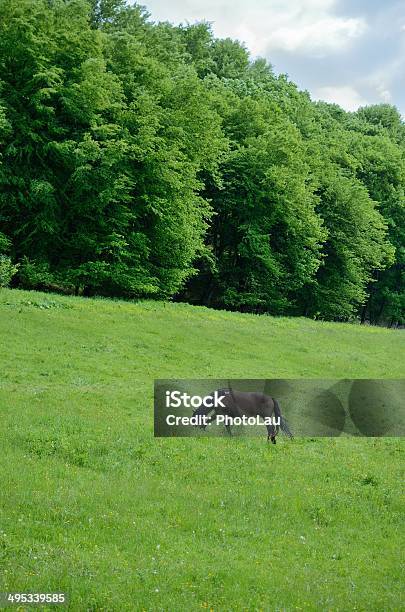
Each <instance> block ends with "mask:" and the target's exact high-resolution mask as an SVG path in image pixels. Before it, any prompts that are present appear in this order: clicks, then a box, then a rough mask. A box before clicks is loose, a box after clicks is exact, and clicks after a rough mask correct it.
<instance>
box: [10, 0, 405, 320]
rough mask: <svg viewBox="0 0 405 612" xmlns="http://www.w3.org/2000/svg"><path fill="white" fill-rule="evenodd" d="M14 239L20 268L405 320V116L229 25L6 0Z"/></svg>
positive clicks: (70, 279) (204, 296) (59, 281)
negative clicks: (299, 68)
mask: <svg viewBox="0 0 405 612" xmlns="http://www.w3.org/2000/svg"><path fill="white" fill-rule="evenodd" d="M0 59H1V61H0V252H7V253H8V252H9V253H10V256H11V258H12V260H13V261H17V262H20V263H21V268H20V270H19V274H18V276H17V277H16V282H18V283H20V284H21V285H22V286H25V287H30V288H33V287H39V288H42V289H52V288H53V289H55V288H59V289H60V290H63V291H74V292H76V293H84V294H86V295H91V294H95V293H97V294H101V295H108V296H123V297H128V298H136V297H152V296H153V297H159V298H170V297H174V296H176V297H177V298H178V299H187V300H190V301H192V302H197V303H204V304H210V305H212V306H219V307H226V308H229V309H241V310H248V311H255V312H269V313H274V314H283V313H291V314H298V315H299V314H305V315H307V316H313V317H322V318H328V319H336V318H337V319H339V320H340V319H344V320H346V319H351V318H353V317H356V316H358V315H359V314H360V315H361V317H362V320H367V319H369V320H371V321H372V322H374V323H378V322H384V323H390V324H396V323H399V322H402V321H403V320H404V319H403V317H404V315H403V303H404V300H405V296H404V291H405V289H404V283H403V271H404V265H405V261H404V252H405V234H404V232H405V229H404V214H403V213H404V184H405V178H404V177H405V171H404V147H405V128H404V124H403V121H402V119H401V117H400V115H399V113H398V112H397V110H396V109H395V108H394V107H392V106H389V105H377V106H371V107H366V108H362V109H360V110H359V111H358V112H357V113H346V112H345V111H343V109H341V108H340V107H338V106H337V105H331V104H325V103H313V102H311V100H310V98H309V96H308V94H307V93H306V92H300V91H299V90H298V88H297V87H296V85H295V84H294V83H291V82H290V81H289V80H288V79H287V77H286V76H284V75H281V76H278V77H276V76H275V75H274V73H273V71H272V68H271V66H270V65H269V64H268V63H267V62H266V61H265V60H262V59H258V60H254V61H251V60H250V58H249V54H248V52H247V50H246V49H245V48H244V47H243V45H241V44H240V43H239V42H237V41H233V40H230V39H224V40H222V39H216V38H215V36H214V35H213V32H212V29H211V26H210V25H209V24H208V23H205V22H201V23H197V24H192V25H186V26H173V25H171V24H169V23H163V24H153V23H152V22H150V21H149V15H148V13H147V12H146V10H145V9H144V8H143V7H141V6H139V5H133V4H132V5H130V4H129V3H127V2H125V0H70V1H69V2H66V1H64V0H22V1H21V0H0Z"/></svg>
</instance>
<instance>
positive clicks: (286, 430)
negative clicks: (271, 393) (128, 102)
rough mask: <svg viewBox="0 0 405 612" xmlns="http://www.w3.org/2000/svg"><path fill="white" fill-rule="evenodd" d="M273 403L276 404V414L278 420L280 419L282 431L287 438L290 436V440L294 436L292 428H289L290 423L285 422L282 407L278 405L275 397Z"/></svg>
mask: <svg viewBox="0 0 405 612" xmlns="http://www.w3.org/2000/svg"><path fill="white" fill-rule="evenodd" d="M273 402H274V414H275V416H276V418H277V419H280V429H281V431H282V432H283V433H285V435H286V436H288V437H289V438H292V437H293V435H292V433H291V431H290V428H289V427H288V423H287V421H286V420H285V418H284V417H283V416H282V415H281V410H280V405H279V403H278V401H277V400H276V399H274V397H273Z"/></svg>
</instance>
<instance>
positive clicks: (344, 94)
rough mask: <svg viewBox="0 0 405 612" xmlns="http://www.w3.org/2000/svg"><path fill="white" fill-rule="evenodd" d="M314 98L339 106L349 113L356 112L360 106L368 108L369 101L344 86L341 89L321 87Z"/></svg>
mask: <svg viewBox="0 0 405 612" xmlns="http://www.w3.org/2000/svg"><path fill="white" fill-rule="evenodd" d="M314 98H315V99H317V100H324V101H325V102H331V103H335V104H339V106H341V107H342V108H344V109H345V110H347V111H355V110H357V109H358V108H359V106H366V105H367V104H368V102H367V100H365V99H364V98H363V97H362V96H361V94H359V92H358V91H357V90H356V89H355V88H354V87H351V86H350V85H343V86H341V87H319V88H318V89H317V90H316V91H315V92H314Z"/></svg>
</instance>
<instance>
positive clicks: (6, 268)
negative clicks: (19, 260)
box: [0, 255, 18, 287]
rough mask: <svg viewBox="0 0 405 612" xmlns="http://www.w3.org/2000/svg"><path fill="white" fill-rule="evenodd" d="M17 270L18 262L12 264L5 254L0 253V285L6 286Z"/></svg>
mask: <svg viewBox="0 0 405 612" xmlns="http://www.w3.org/2000/svg"><path fill="white" fill-rule="evenodd" d="M17 270H18V264H13V263H12V261H11V259H10V257H7V255H0V287H8V285H9V284H10V281H11V279H12V278H13V276H14V274H15V273H16V272H17Z"/></svg>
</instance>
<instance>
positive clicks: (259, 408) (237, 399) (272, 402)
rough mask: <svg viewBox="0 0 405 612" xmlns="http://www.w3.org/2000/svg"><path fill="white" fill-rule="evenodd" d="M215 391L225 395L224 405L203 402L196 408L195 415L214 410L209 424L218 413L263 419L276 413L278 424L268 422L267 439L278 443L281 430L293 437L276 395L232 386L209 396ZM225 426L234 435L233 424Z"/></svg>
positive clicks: (222, 400) (219, 394) (218, 394)
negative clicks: (242, 389)
mask: <svg viewBox="0 0 405 612" xmlns="http://www.w3.org/2000/svg"><path fill="white" fill-rule="evenodd" d="M215 393H216V394H217V396H224V397H223V398H222V399H221V404H222V406H216V407H207V406H205V405H204V404H201V406H199V407H198V408H197V409H196V410H194V412H193V416H199V415H209V414H210V413H211V412H213V414H212V415H211V417H210V418H209V420H208V421H207V424H209V423H211V422H212V421H213V420H215V419H216V417H217V415H225V416H230V417H232V418H235V417H242V416H244V415H245V416H248V417H249V416H253V417H261V418H262V419H266V418H268V417H272V416H273V415H274V417H275V419H276V420H277V424H271V425H270V424H266V428H267V441H269V440H271V442H272V443H273V444H276V436H277V434H278V433H279V431H280V430H281V431H282V432H283V433H284V434H285V435H287V436H288V437H289V438H292V437H293V435H292V433H291V431H290V428H289V427H288V424H287V421H286V420H285V418H284V417H283V416H282V415H281V410H280V406H279V403H278V401H277V400H276V399H275V398H274V397H270V396H269V395H265V394H264V393H257V392H253V391H234V390H233V389H232V388H231V387H229V388H227V389H217V391H213V392H212V393H210V394H209V395H208V396H207V397H214V394H215ZM199 427H201V429H205V428H206V427H207V425H199ZM225 427H226V430H227V431H228V433H229V435H232V431H231V426H230V425H229V424H226V425H225Z"/></svg>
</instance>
